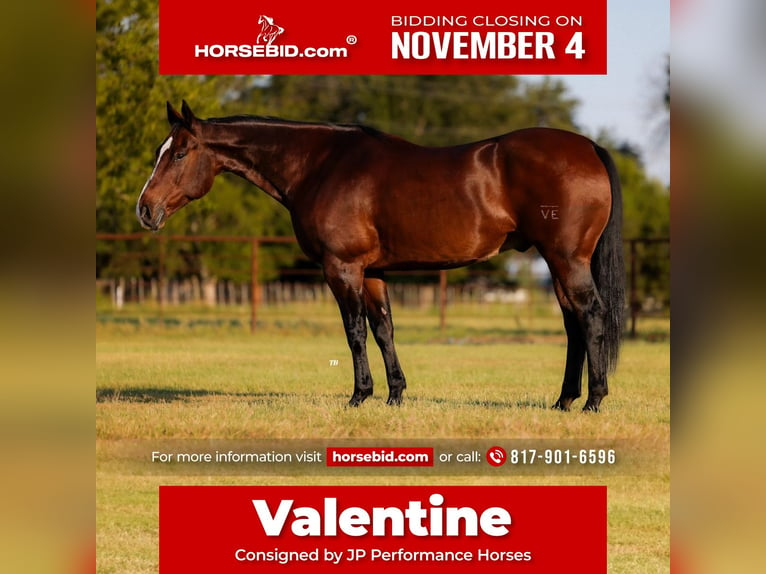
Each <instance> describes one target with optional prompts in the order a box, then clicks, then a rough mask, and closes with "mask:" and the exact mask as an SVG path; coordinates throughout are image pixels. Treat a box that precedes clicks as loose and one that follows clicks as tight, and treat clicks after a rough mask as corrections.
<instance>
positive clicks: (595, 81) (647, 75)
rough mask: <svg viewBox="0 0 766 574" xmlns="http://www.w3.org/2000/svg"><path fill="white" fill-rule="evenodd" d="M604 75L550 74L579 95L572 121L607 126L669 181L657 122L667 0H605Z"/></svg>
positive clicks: (590, 129)
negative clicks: (606, 13) (605, 67)
mask: <svg viewBox="0 0 766 574" xmlns="http://www.w3.org/2000/svg"><path fill="white" fill-rule="evenodd" d="M607 34H608V39H607V41H608V46H607V50H608V60H607V66H608V68H607V75H606V76H554V77H555V78H558V79H560V80H562V81H563V82H564V83H565V84H566V85H567V87H568V88H569V91H570V93H571V94H572V95H574V96H575V97H577V98H578V99H579V100H580V107H579V109H578V111H577V113H576V114H575V121H576V122H577V125H578V126H579V127H580V128H581V129H583V130H584V131H585V132H586V133H588V134H589V135H594V136H595V135H596V134H598V132H599V131H600V130H602V129H606V130H608V131H609V132H610V133H612V134H613V135H614V136H615V137H616V138H617V139H618V140H620V141H622V140H627V141H629V142H630V143H632V144H634V145H636V146H637V147H638V148H639V149H640V150H641V153H642V159H643V160H644V164H645V166H646V168H647V171H648V172H649V174H650V175H652V176H653V177H656V178H658V179H660V180H661V181H663V182H664V183H668V181H669V179H670V167H669V163H670V152H669V141H668V140H667V138H666V137H663V130H661V129H660V127H659V126H658V116H657V110H658V108H659V107H660V106H661V97H662V96H661V94H662V88H663V82H664V81H665V78H664V76H663V72H664V66H665V58H666V56H667V55H668V54H669V53H670V0H641V1H640V2H636V1H629V0H608V31H607Z"/></svg>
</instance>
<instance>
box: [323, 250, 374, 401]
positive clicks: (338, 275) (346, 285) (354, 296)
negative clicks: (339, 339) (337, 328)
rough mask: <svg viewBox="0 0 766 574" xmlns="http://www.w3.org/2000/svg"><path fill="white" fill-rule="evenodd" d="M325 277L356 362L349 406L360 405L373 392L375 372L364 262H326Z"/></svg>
mask: <svg viewBox="0 0 766 574" xmlns="http://www.w3.org/2000/svg"><path fill="white" fill-rule="evenodd" d="M324 274H325V280H326V281H327V284H328V285H329V286H330V290H332V293H333V295H335V299H336V301H337V302H338V307H339V308H340V314H341V317H342V318H343V326H344V327H345V329H346V339H347V340H348V346H349V348H350V349H351V357H352V359H353V362H354V394H353V395H352V396H351V400H350V401H349V402H348V404H349V406H352V407H356V406H359V405H360V404H361V403H362V401H364V399H366V398H367V397H369V396H370V395H371V394H372V374H371V373H370V365H369V363H368V361H367V323H366V317H365V306H364V298H363V294H362V288H363V282H364V270H363V269H362V267H361V266H360V265H355V264H347V263H342V262H338V261H332V262H325V266H324Z"/></svg>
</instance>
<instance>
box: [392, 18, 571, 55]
mask: <svg viewBox="0 0 766 574" xmlns="http://www.w3.org/2000/svg"><path fill="white" fill-rule="evenodd" d="M391 26H392V28H393V31H392V32H391V58H392V59H394V60H397V59H402V60H409V59H415V60H427V59H429V58H436V59H438V60H446V59H454V60H460V59H464V60H468V59H470V60H513V59H517V60H555V59H556V58H557V56H564V57H569V58H573V59H575V60H581V59H582V58H583V56H584V55H585V52H586V50H585V49H584V48H583V32H582V30H579V29H578V28H582V26H583V17H582V16H579V15H563V14H562V15H539V16H498V15H495V16H488V15H474V16H391ZM407 28H410V29H411V30H407ZM541 28H542V29H544V30H541ZM466 29H471V30H470V31H468V30H466ZM530 29H532V30H530ZM560 36H561V37H560ZM564 37H565V38H564Z"/></svg>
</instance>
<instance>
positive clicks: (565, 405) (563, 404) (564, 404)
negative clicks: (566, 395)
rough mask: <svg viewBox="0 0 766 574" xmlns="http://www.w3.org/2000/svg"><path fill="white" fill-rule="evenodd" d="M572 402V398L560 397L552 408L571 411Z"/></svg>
mask: <svg viewBox="0 0 766 574" xmlns="http://www.w3.org/2000/svg"><path fill="white" fill-rule="evenodd" d="M571 404H572V399H565V400H562V399H559V400H557V401H556V402H555V403H553V405H552V406H551V408H552V409H553V410H555V411H564V412H569V406H570V405H571Z"/></svg>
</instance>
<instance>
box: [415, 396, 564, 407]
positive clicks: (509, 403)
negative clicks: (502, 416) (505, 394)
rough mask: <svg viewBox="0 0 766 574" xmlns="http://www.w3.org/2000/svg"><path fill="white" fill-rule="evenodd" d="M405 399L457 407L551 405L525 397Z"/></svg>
mask: <svg viewBox="0 0 766 574" xmlns="http://www.w3.org/2000/svg"><path fill="white" fill-rule="evenodd" d="M405 401H412V402H413V403H415V404H418V403H422V404H426V403H430V404H436V405H452V406H455V407H480V408H485V409H544V410H548V409H550V405H549V404H548V403H546V402H545V401H543V400H537V399H524V400H519V401H486V400H479V399H476V400H464V401H461V400H454V399H445V398H438V397H435V398H417V397H411V398H405Z"/></svg>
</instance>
